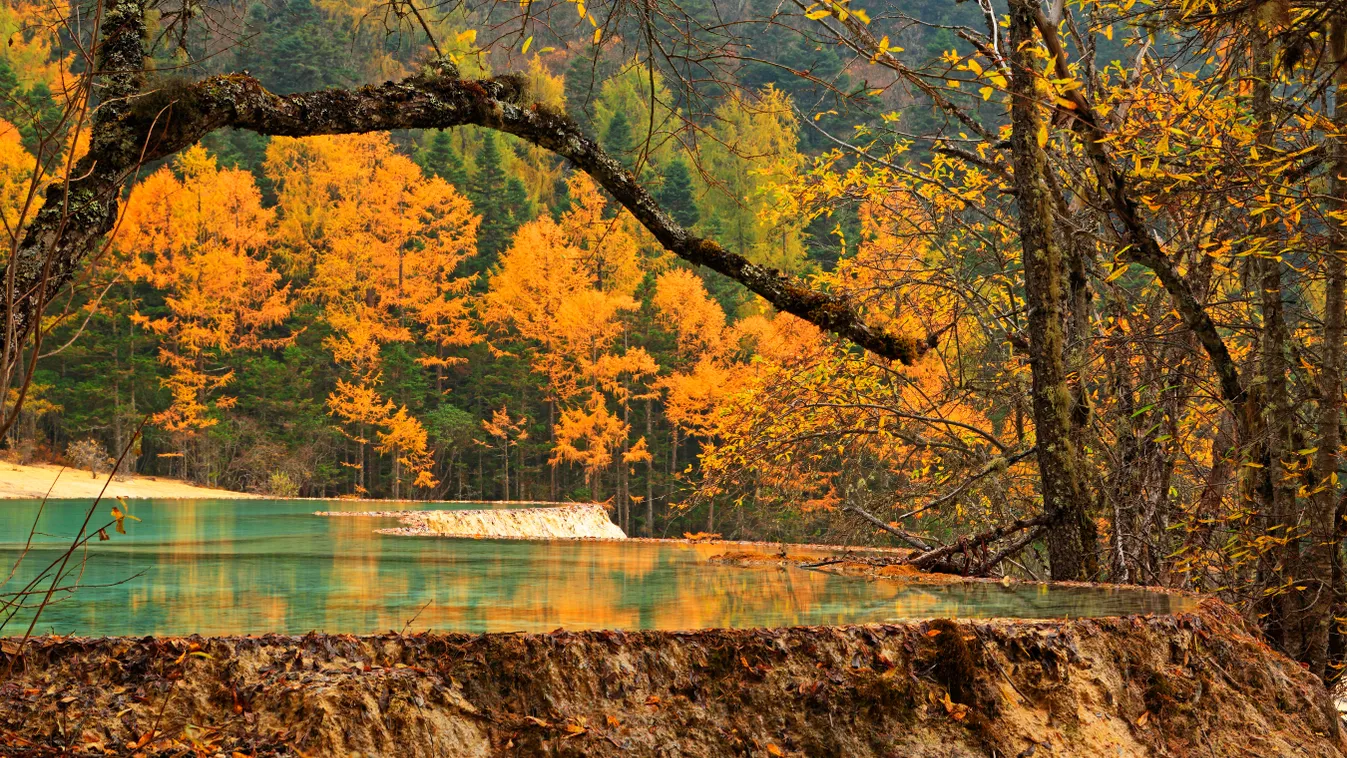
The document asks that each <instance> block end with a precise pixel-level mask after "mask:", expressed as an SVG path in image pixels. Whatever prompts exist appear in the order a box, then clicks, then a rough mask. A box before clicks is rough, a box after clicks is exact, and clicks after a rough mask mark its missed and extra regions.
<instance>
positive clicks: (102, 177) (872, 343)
mask: <svg viewBox="0 0 1347 758" xmlns="http://www.w3.org/2000/svg"><path fill="white" fill-rule="evenodd" d="M108 21H109V23H108V25H107V26H106V27H105V28H106V29H107V32H106V33H105V35H104V41H103V44H102V45H101V49H100V63H101V65H100V70H101V71H103V72H107V73H106V76H107V78H108V79H109V81H110V82H112V83H113V84H114V85H115V86H110V87H108V88H107V89H106V90H105V93H104V96H103V105H102V106H100V116H99V118H98V119H97V121H96V123H95V134H94V136H93V145H92V147H91V150H90V153H89V155H88V156H86V157H85V158H84V159H83V160H82V161H81V162H80V164H79V166H78V167H77V170H76V172H75V174H76V178H75V179H74V180H72V181H71V182H70V183H69V185H68V187H69V189H68V192H67V191H65V188H64V187H53V188H52V190H51V191H49V192H48V194H47V198H46V206H45V207H44V209H43V210H42V212H41V213H40V214H39V215H38V217H37V218H36V219H35V220H34V223H33V224H32V225H31V226H30V229H29V231H28V234H27V238H26V239H25V242H24V244H23V246H22V248H21V251H20V255H19V256H18V258H17V260H16V261H15V262H14V265H15V267H16V268H15V274H16V285H17V287H16V289H17V291H18V292H21V293H25V297H23V298H21V299H20V300H19V302H17V303H16V308H15V312H13V313H12V316H13V318H14V321H15V324H16V325H17V326H18V327H19V329H18V330H17V332H16V334H17V335H18V337H19V338H20V342H21V341H22V338H23V337H24V336H25V335H26V334H28V333H29V330H31V328H32V324H33V323H34V322H35V321H36V315H37V313H38V310H39V309H40V304H41V303H42V302H45V301H47V300H49V299H50V297H51V296H52V295H54V294H55V292H56V291H57V290H59V288H60V287H62V286H64V285H65V284H66V283H67V282H68V281H69V280H70V278H71V277H72V276H73V274H74V273H75V271H77V270H78V267H79V265H81V263H82V262H83V261H84V260H85V258H86V257H87V256H88V254H89V252H90V251H91V250H92V249H93V248H94V247H95V245H97V243H98V241H99V240H100V239H101V238H102V237H103V236H104V235H106V234H107V233H108V232H109V231H110V230H111V229H112V227H113V224H114V223H115V220H116V214H117V202H118V198H119V197H120V194H121V191H122V188H123V186H124V185H125V183H126V182H127V181H129V180H130V178H131V177H132V175H133V172H134V171H135V170H136V168H137V167H139V166H140V165H143V164H144V163H146V162H148V161H151V160H155V159H158V158H163V157H166V156H169V155H172V154H173V153H176V152H177V151H179V150H182V149H184V148H186V147H189V146H190V145H192V144H194V143H196V142H197V141H198V140H200V139H201V138H202V137H204V136H206V135H207V134H209V133H210V132H212V131H215V130H217V129H221V128H224V127H234V128H239V129H247V130H251V131H254V132H257V133H259V134H266V135H276V136H289V137H304V136H313V135H320V134H354V133H362V132H374V131H386V130H390V129H442V128H448V127H454V126H462V125H475V126H480V127H485V128H489V129H495V130H498V131H502V132H505V133H508V134H513V135H515V136H517V137H519V138H521V139H524V140H527V141H529V142H531V143H533V144H535V145H538V146H540V147H543V148H545V149H547V150H550V151H551V152H553V153H555V154H557V155H559V156H561V157H563V158H565V159H567V160H568V161H570V162H571V164H572V165H574V166H575V167H576V168H577V169H579V170H581V171H584V172H585V173H587V174H589V175H590V176H591V177H592V178H593V179H594V181H595V182H597V183H598V184H599V185H600V186H602V187H603V188H604V189H606V190H607V191H608V192H609V193H611V194H612V196H613V197H614V198H615V199H616V200H617V201H618V202H619V203H621V204H622V206H623V207H625V208H626V209H627V210H628V211H630V212H631V214H632V215H633V216H634V217H635V218H636V219H637V221H639V222H640V223H641V224H642V225H644V226H645V228H646V229H647V230H649V231H650V233H651V234H652V235H654V237H655V239H657V240H658V241H659V242H660V244H661V245H663V246H664V247H665V248H666V249H668V250H669V251H670V252H672V253H674V254H675V255H677V256H679V257H680V258H682V259H684V260H686V261H688V262H690V263H693V264H696V265H699V266H706V267H707V268H709V269H712V270H713V271H717V272H719V273H721V274H724V275H725V276H728V277H730V278H731V279H734V280H735V281H737V282H739V283H741V284H743V285H744V286H745V287H747V288H748V289H750V290H752V291H753V292H755V293H757V294H758V295H761V296H762V297H763V298H764V299H765V300H767V301H768V302H769V303H771V304H772V305H773V306H774V307H776V308H777V309H779V310H781V311H784V312H786V313H790V314H792V315H794V316H798V317H799V318H802V319H804V320H806V321H809V322H810V323H813V324H815V325H816V326H818V327H819V328H821V329H824V330H825V331H828V332H831V333H833V334H836V335H839V336H841V337H845V338H847V339H849V340H851V341H852V342H855V343H856V344H858V345H860V346H861V347H863V348H865V349H867V350H869V351H871V352H873V353H875V354H876V355H879V356H881V357H884V358H888V359H892V360H897V361H901V362H903V363H912V362H913V361H915V360H916V359H917V358H919V357H920V356H921V355H922V354H923V353H925V352H926V351H927V350H928V349H929V347H930V346H931V343H932V342H933V341H934V340H933V339H932V338H927V339H913V338H910V337H902V336H897V335H894V334H891V333H889V332H887V331H885V330H883V329H880V328H877V327H875V326H872V325H870V324H867V323H866V322H865V320H864V319H863V318H862V317H861V315H860V314H859V313H858V312H857V311H856V309H855V308H854V307H853V306H852V305H851V304H850V303H849V302H848V301H847V300H846V299H845V298H843V297H840V296H838V295H833V294H829V293H826V292H821V291H819V290H816V289H813V288H811V287H809V286H807V285H805V284H803V283H801V282H800V281H798V280H797V279H795V278H794V277H792V276H789V275H787V274H785V273H783V272H781V271H779V270H777V269H773V268H768V267H766V266H760V265H757V264H755V263H752V262H751V261H749V260H748V259H747V258H744V257H743V256H742V255H738V254H736V253H734V252H731V251H729V250H726V249H725V248H723V247H721V246H720V245H718V244H717V243H715V242H713V241H711V240H707V239H703V238H700V237H696V236H694V235H693V234H691V233H690V232H689V231H688V230H687V229H684V228H683V227H681V226H679V225H678V224H677V223H676V222H674V221H673V219H672V218H670V216H669V215H668V214H667V213H665V212H664V211H663V210H662V209H661V208H660V207H659V205H658V204H657V203H656V202H655V200H654V198H652V197H651V195H650V193H649V192H647V191H646V190H645V189H644V188H643V187H642V186H640V184H638V183H637V181H636V178H635V177H634V176H633V175H632V173H631V172H630V171H628V170H627V169H626V168H625V167H624V166H622V164H621V163H619V162H618V161H617V160H615V159H614V158H613V157H611V156H609V155H608V154H607V153H606V152H604V151H603V149H602V148H600V147H599V146H598V144H596V143H595V142H594V140H592V139H590V138H588V137H587V136H585V135H584V134H583V133H582V132H581V131H580V130H579V128H577V127H576V126H575V124H574V123H573V122H572V121H571V120H570V119H568V118H567V117H566V116H565V115H563V114H561V113H558V112H556V111H553V110H551V109H548V108H546V107H544V106H541V105H538V104H536V103H532V102H531V101H530V99H529V93H528V91H527V85H526V83H525V80H524V79H523V78H522V77H518V76H512V75H507V76H501V77H495V78H493V79H486V80H466V79H459V78H458V77H457V76H456V75H455V74H453V73H450V72H445V73H439V74H424V75H418V76H414V77H410V78H407V79H404V80H402V81H398V82H386V83H384V84H382V85H377V86H368V87H362V88H360V89H355V90H323V91H318V92H309V93H301V94H295V95H286V96H280V95H276V94H273V93H271V92H268V91H267V90H266V89H264V88H263V87H262V86H261V84H260V83H259V82H258V81H257V80H256V79H254V78H253V77H251V76H248V75H246V74H234V75H228V76H219V77H212V78H209V79H204V80H201V81H198V82H195V83H191V84H186V85H174V86H166V87H163V88H160V89H158V90H153V91H149V92H142V91H141V87H140V85H141V77H140V76H139V75H138V74H136V73H134V72H137V71H139V70H140V68H141V65H142V62H141V61H142V56H143V50H144V44H143V39H144V22H143V10H142V8H141V6H140V5H139V3H138V2H136V0H113V2H111V3H110V5H109V16H108ZM117 72H121V73H117Z"/></svg>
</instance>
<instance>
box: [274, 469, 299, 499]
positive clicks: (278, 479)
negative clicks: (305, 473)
mask: <svg viewBox="0 0 1347 758" xmlns="http://www.w3.org/2000/svg"><path fill="white" fill-rule="evenodd" d="M267 494H268V495H274V496H276V497H295V496H296V495H298V494H299V483H298V482H296V481H295V480H294V479H291V478H290V474H288V473H286V472H284V471H273V472H271V477H270V478H268V479H267Z"/></svg>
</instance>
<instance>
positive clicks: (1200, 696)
mask: <svg viewBox="0 0 1347 758" xmlns="http://www.w3.org/2000/svg"><path fill="white" fill-rule="evenodd" d="M4 647H5V648H8V649H9V650H11V651H12V650H13V649H14V645H13V643H9V644H7V645H5V646H4ZM193 744H195V749H196V750H204V751H205V753H206V754H223V755H230V754H231V753H232V752H233V751H238V752H239V753H241V754H244V755H250V756H282V755H284V756H292V755H311V756H312V755H324V756H327V755H353V754H356V753H359V754H361V755H364V756H367V757H368V758H374V757H376V756H389V757H390V758H391V757H396V758H422V757H423V756H427V757H428V756H446V755H453V756H541V755H550V756H597V757H598V758H607V757H609V756H611V757H613V758H619V757H620V758H631V757H632V756H656V755H661V756H662V755H680V756H690V757H692V758H700V757H705V758H710V756H727V755H743V756H849V757H854V758H866V757H868V756H928V757H932V758H933V757H934V756H941V758H955V757H957V758H971V757H972V756H990V755H997V756H1016V755H1020V756H1034V757H1035V758H1037V757H1038V756H1110V757H1111V758H1112V757H1113V756H1122V757H1124V758H1131V757H1132V756H1137V757H1138V758H1139V757H1140V756H1155V755H1169V756H1195V757H1196V756H1203V757H1204V758H1207V757H1209V756H1234V755H1258V756H1291V755H1294V756H1313V757H1318V758H1338V757H1340V756H1343V755H1344V753H1343V745H1342V742H1341V739H1340V737H1339V730H1338V726H1337V723H1336V720H1335V719H1334V718H1333V717H1331V716H1330V715H1329V712H1328V698H1327V695H1326V693H1325V692H1324V689H1323V687H1322V686H1321V685H1320V684H1319V682H1318V680H1317V679H1315V678H1314V677H1313V676H1311V675H1309V674H1308V673H1306V672H1305V671H1304V670H1303V669H1301V668H1300V667H1299V666H1297V665H1296V664H1295V663H1294V662H1292V661H1290V660H1289V659H1287V658H1285V657H1284V656H1281V655H1279V654H1276V653H1273V652H1272V651H1270V650H1269V649H1268V648H1267V646H1266V645H1264V644H1262V643H1261V642H1259V641H1258V640H1257V639H1255V638H1254V637H1253V636H1251V635H1250V634H1249V632H1248V630H1247V629H1246V628H1245V627H1244V626H1243V625H1242V622H1241V621H1240V620H1239V619H1238V617H1237V616H1236V615H1235V614H1234V613H1233V612H1231V611H1230V610H1229V609H1228V608H1226V607H1225V606H1223V605H1221V604H1220V603H1217V602H1214V601H1209V602H1207V603H1205V604H1204V606H1203V607H1202V609H1201V610H1199V611H1198V612H1197V613H1193V614H1181V615H1176V616H1156V617H1126V618H1114V619H1094V620H1085V619H1082V620H1071V621H1065V622H1018V621H1005V620H1000V621H998V620H991V621H978V622H951V621H927V622H912V623H904V624H885V625H872V626H853V627H808V628H793V629H773V630H715V629H713V630H705V631H699V632H685V633H676V632H630V633H619V632H556V633H553V634H487V635H467V634H444V635H440V634H426V635H412V636H398V635H391V634H390V635H378V636H368V637H356V636H350V635H322V634H311V635H307V636H304V637H284V636H276V635H266V636H262V637H220V638H188V639H175V638H148V637H147V638H138V639H128V638H105V639H59V638H40V639H37V640H33V641H30V642H29V643H28V646H27V648H26V650H25V651H24V653H23V654H22V658H21V660H20V661H18V662H17V664H16V667H15V674H14V676H13V677H12V678H10V679H9V680H8V681H5V682H3V683H0V755H16V756H17V755H25V756H46V755H53V756H54V755H64V754H84V753H83V752H81V751H84V750H88V749H93V750H94V751H95V752H96V753H98V754H102V751H103V750H106V751H108V752H109V753H110V754H118V755H122V754H129V753H131V752H135V751H142V752H144V753H145V754H153V755H177V754H180V753H181V754H188V753H190V752H191V750H189V749H188V747H189V746H190V745H193Z"/></svg>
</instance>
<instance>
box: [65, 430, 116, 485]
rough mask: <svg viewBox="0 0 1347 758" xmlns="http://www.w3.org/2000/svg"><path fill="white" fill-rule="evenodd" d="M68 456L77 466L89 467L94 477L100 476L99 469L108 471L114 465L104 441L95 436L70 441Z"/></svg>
mask: <svg viewBox="0 0 1347 758" xmlns="http://www.w3.org/2000/svg"><path fill="white" fill-rule="evenodd" d="M66 456H67V457H69V458H70V461H71V463H73V464H74V465H75V466H76V467H77V468H82V469H88V470H89V476H90V478H93V479H97V478H98V473H99V471H106V470H108V469H109V468H111V466H112V458H111V457H110V456H109V455H108V451H107V450H106V449H104V447H103V443H101V442H99V441H98V440H96V439H93V438H87V439H82V440H80V441H78V442H72V443H70V446H69V447H67V448H66Z"/></svg>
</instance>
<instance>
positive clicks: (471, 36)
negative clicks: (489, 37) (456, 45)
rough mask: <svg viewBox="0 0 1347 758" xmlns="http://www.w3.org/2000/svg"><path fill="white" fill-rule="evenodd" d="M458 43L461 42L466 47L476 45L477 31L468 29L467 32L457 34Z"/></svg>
mask: <svg viewBox="0 0 1347 758" xmlns="http://www.w3.org/2000/svg"><path fill="white" fill-rule="evenodd" d="M458 41H459V42H462V43H464V44H466V45H474V44H476V43H477V30H476V29H469V30H467V31H465V32H459V33H458Z"/></svg>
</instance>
